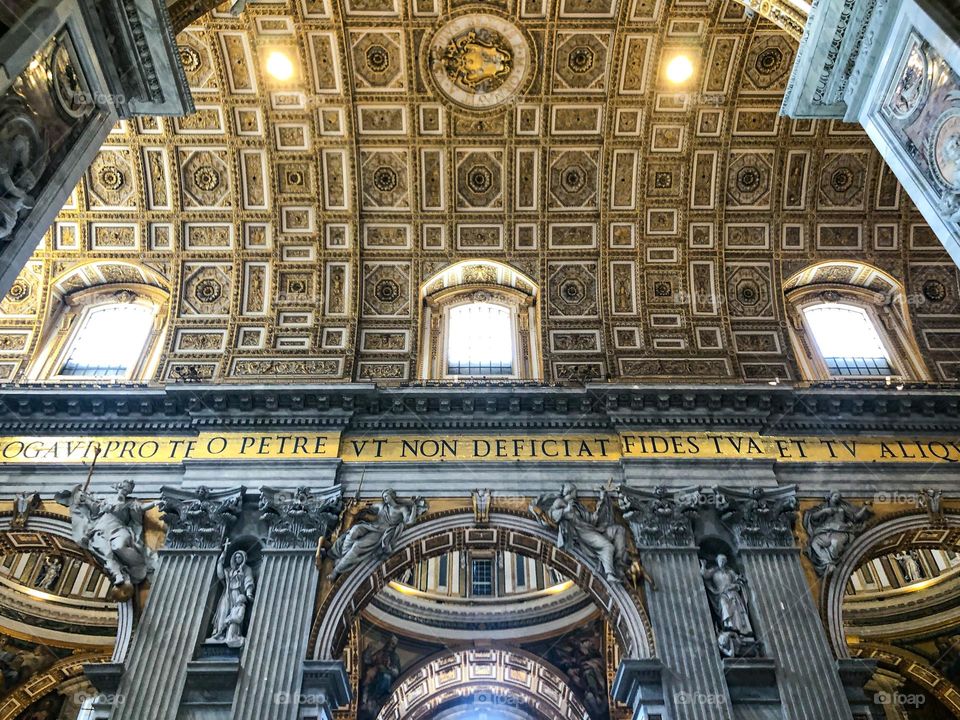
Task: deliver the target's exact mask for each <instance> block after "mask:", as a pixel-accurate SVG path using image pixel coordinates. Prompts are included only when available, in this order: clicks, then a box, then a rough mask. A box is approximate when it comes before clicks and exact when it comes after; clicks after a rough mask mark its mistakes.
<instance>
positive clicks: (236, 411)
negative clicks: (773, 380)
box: [0, 383, 960, 434]
mask: <svg viewBox="0 0 960 720" xmlns="http://www.w3.org/2000/svg"><path fill="white" fill-rule="evenodd" d="M295 427H300V428H310V427H316V428H336V429H347V428H355V429H367V428H374V427H376V428H379V429H381V430H383V429H397V430H417V429H422V430H457V429H461V430H469V429H488V430H495V429H502V430H510V429H531V430H535V429H543V430H547V429H561V428H563V429H577V428H580V429H599V428H617V429H641V428H644V429H657V428H670V429H673V430H684V429H685V430H688V431H694V430H697V429H700V430H708V429H711V428H715V429H716V428H722V429H730V430H734V429H735V430H742V431H748V430H749V431H754V432H760V433H764V434H775V433H777V432H781V433H783V432H788V431H789V432H815V433H822V432H827V431H838V430H842V431H844V432H848V433H854V434H856V433H869V432H879V431H884V430H899V431H905V430H910V431H913V432H920V433H924V432H930V433H936V432H941V433H942V432H956V431H957V430H958V429H960V387H957V386H927V385H924V386H916V387H906V388H903V389H902V390H897V389H896V388H895V387H892V386H890V387H888V386H883V385H879V386H865V385H863V386H828V387H806V388H792V387H785V386H769V385H737V386H703V385H690V386H683V385H615V384H603V385H601V384H595V385H587V386H584V387H555V386H540V385H530V384H520V385H501V384H490V385H484V384H477V385H470V386H421V387H405V388H392V389H379V388H376V387H375V386H373V385H371V384H361V383H351V384H337V385H307V386H295V387H268V386H258V387H251V386H226V385H216V386H206V385H199V384H198V385H190V386H178V387H169V388H154V387H145V386H117V387H104V388H87V387H62V386H59V387H49V386H9V387H7V388H6V389H5V390H3V391H2V392H0V432H4V433H8V434H9V433H17V434H29V433H31V432H46V433H51V432H53V433H56V432H80V431H85V432H89V431H93V430H97V431H115V432H129V431H142V430H150V431H153V432H165V431H166V432H172V431H183V430H188V429H197V430H200V429H210V430H213V429H236V430H243V429H258V428H259V429H268V428H295Z"/></svg>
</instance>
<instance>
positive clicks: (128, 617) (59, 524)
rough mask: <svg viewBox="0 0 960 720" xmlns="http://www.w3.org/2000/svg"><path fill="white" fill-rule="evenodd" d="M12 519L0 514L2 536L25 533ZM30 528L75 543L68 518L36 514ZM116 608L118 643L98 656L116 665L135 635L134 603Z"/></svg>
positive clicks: (34, 532) (29, 524)
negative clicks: (110, 650)
mask: <svg viewBox="0 0 960 720" xmlns="http://www.w3.org/2000/svg"><path fill="white" fill-rule="evenodd" d="M12 517H13V516H12V515H10V514H0V534H2V533H10V532H24V531H22V530H17V529H15V528H12V527H11V520H12ZM28 528H29V529H28V530H27V531H26V532H28V533H29V534H31V535H37V536H38V537H39V534H41V533H48V534H50V535H56V536H58V537H62V538H66V539H67V540H69V541H70V542H71V543H72V542H73V533H72V532H71V528H70V521H69V519H67V518H62V517H58V516H55V515H52V514H49V513H34V514H33V515H31V517H30V521H29V523H28ZM86 559H87V560H88V561H89V562H91V563H96V561H95V560H94V559H93V557H92V556H88V557H86ZM116 608H117V635H116V642H115V644H114V645H113V651H112V653H107V654H106V655H105V656H103V657H100V655H98V657H99V660H100V661H103V660H109V661H110V662H115V663H120V662H123V660H124V658H125V657H126V655H127V650H128V649H129V646H130V638H131V635H132V634H133V625H134V614H133V601H132V600H127V601H125V602H122V603H117V605H116ZM14 716H15V715H14Z"/></svg>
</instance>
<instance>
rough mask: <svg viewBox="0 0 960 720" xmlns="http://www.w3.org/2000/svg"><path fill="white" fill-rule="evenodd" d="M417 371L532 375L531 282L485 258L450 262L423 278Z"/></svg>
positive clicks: (536, 370)
mask: <svg viewBox="0 0 960 720" xmlns="http://www.w3.org/2000/svg"><path fill="white" fill-rule="evenodd" d="M421 297H422V298H423V306H422V320H423V321H422V325H421V333H420V342H421V360H420V377H421V378H424V379H434V380H441V379H458V378H462V379H471V378H472V379H477V378H484V377H486V378H500V379H515V380H536V379H539V378H540V377H541V373H540V367H539V363H540V359H539V341H538V339H537V338H538V329H539V328H538V326H539V318H538V314H537V297H538V293H537V288H536V286H535V284H534V283H533V281H532V280H530V279H529V278H527V277H526V276H525V275H523V274H521V273H519V272H518V271H516V270H514V269H513V268H511V267H509V266H507V265H503V264H501V263H496V262H494V261H490V260H468V261H463V262H459V263H456V264H455V265H452V266H450V267H448V268H446V269H445V270H443V271H442V272H440V273H438V274H437V275H435V276H434V277H432V278H430V279H429V280H428V281H427V282H425V283H424V285H423V288H422V291H421Z"/></svg>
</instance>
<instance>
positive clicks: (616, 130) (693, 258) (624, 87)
mask: <svg viewBox="0 0 960 720" xmlns="http://www.w3.org/2000/svg"><path fill="white" fill-rule="evenodd" d="M178 41H179V43H180V45H181V57H182V59H183V63H184V65H185V67H186V71H187V75H188V77H189V80H190V84H191V86H192V88H193V92H194V97H195V101H196V105H197V113H196V114H195V115H192V116H190V117H187V118H182V119H169V118H164V119H159V118H158V119H142V120H137V121H135V122H132V123H123V124H121V125H120V126H119V127H118V128H117V129H116V131H115V132H114V133H113V134H112V135H111V136H110V138H109V140H108V142H107V144H106V145H105V146H104V148H103V150H102V152H101V153H100V155H99V157H97V159H96V161H95V162H94V163H93V166H92V167H91V168H90V170H89V172H88V173H87V175H86V177H85V179H84V180H83V181H82V182H81V183H80V185H79V186H78V188H77V189H76V192H75V193H74V195H73V197H72V198H71V201H70V203H69V204H68V205H67V207H65V208H64V210H63V212H62V213H61V214H60V216H59V217H58V219H57V222H56V224H55V225H54V227H53V228H52V229H51V231H50V233H48V236H47V238H46V240H45V241H44V243H43V245H41V247H40V248H39V249H38V251H37V253H36V255H35V256H34V258H33V260H32V261H31V263H30V264H29V265H28V266H27V268H26V269H25V270H24V272H23V274H22V276H21V279H20V280H19V282H18V283H17V284H16V286H15V287H14V289H13V290H12V291H11V293H10V294H9V295H8V296H7V297H6V298H5V299H4V300H3V302H2V305H0V308H2V310H3V312H4V313H5V314H4V317H3V318H2V320H0V322H2V327H0V370H2V375H3V377H4V378H6V379H8V380H9V379H16V378H17V377H18V373H20V372H21V371H22V370H23V368H24V366H25V363H26V360H27V359H28V358H29V357H30V356H31V354H32V353H33V352H34V350H35V348H36V346H37V343H38V342H39V341H40V339H41V327H42V319H43V318H44V317H45V316H46V314H47V313H48V312H50V311H51V309H52V308H53V306H54V304H55V303H57V302H59V297H60V294H61V293H63V292H66V291H69V290H70V289H72V288H79V287H82V286H87V285H90V284H96V283H101V282H104V281H115V280H134V281H139V282H145V281H146V282H150V283H152V284H159V285H162V286H165V287H166V288H168V289H169V291H170V293H171V302H170V304H169V313H170V323H169V331H168V335H167V338H166V352H165V354H164V357H163V360H162V362H161V364H160V367H159V370H158V375H157V378H156V379H158V380H161V381H176V380H177V379H178V377H180V376H181V375H182V374H183V373H184V372H189V373H190V374H191V375H193V376H194V377H198V378H201V379H208V380H227V381H240V380H249V381H261V380H264V379H267V378H269V379H272V380H281V381H298V380H302V381H304V382H307V381H318V380H350V379H357V380H368V379H375V380H380V381H399V380H404V379H412V378H413V377H414V376H415V373H416V362H415V358H416V354H417V351H418V337H417V335H418V330H417V328H418V323H419V300H418V298H419V295H418V291H419V288H420V285H421V283H422V282H424V281H426V280H427V279H429V278H430V277H432V276H433V275H434V274H435V273H437V272H439V271H440V270H442V269H443V268H444V267H445V266H447V265H449V264H450V263H452V262H455V261H457V260H462V259H469V258H495V259H498V260H500V261H503V262H505V263H508V264H510V265H512V266H513V267H515V268H516V269H517V270H519V271H521V272H522V273H524V274H525V275H527V276H528V277H530V278H532V279H533V280H535V281H536V282H538V283H540V286H541V289H542V292H541V293H540V295H539V297H540V298H541V303H542V307H541V311H540V314H541V323H542V332H541V336H542V338H543V345H544V348H543V357H544V370H545V374H546V377H547V378H548V379H555V380H563V379H566V378H571V377H577V378H601V379H602V378H638V379H640V378H657V379H664V378H683V379H685V380H702V381H710V382H713V381H718V382H719V381H734V382H735V381H741V380H746V381H754V380H763V379H768V378H771V377H773V376H778V377H780V378H787V379H796V376H797V371H796V364H795V362H794V360H793V358H792V356H791V352H792V351H791V350H790V346H789V339H788V337H787V331H786V322H787V320H786V314H785V308H784V301H783V297H782V291H783V282H784V280H785V279H787V278H789V277H790V276H791V275H793V274H794V273H796V272H798V271H800V270H802V269H803V268H804V267H807V266H808V265H810V264H811V263H814V262H816V261H819V260H825V259H866V260H867V261H869V262H871V263H873V264H875V265H877V266H879V267H880V268H881V269H883V270H885V271H887V272H888V273H890V274H891V275H893V276H894V277H896V278H900V279H903V280H904V281H905V283H906V286H907V291H908V294H909V296H910V299H911V301H912V302H911V312H912V314H913V318H914V330H915V331H916V333H917V341H918V343H919V345H920V347H921V349H923V350H925V352H926V354H927V357H928V360H929V363H928V364H929V365H930V368H931V371H932V372H933V374H934V376H935V378H937V379H955V378H956V373H957V370H958V368H960V362H958V361H957V360H956V359H955V357H956V355H955V351H956V349H957V348H960V330H953V328H958V327H960V325H958V319H960V318H958V312H960V310H958V296H960V292H958V280H957V275H956V271H955V268H954V266H953V265H952V264H951V263H950V261H949V259H948V257H947V255H946V254H945V253H944V252H943V251H942V249H941V247H940V245H939V244H938V242H937V240H936V238H935V237H934V236H933V234H932V233H931V232H930V230H929V229H928V228H927V227H926V225H924V224H923V221H922V219H921V218H920V216H919V214H918V213H917V212H916V211H915V209H914V207H913V205H912V204H911V203H910V201H909V199H908V198H907V197H906V196H905V195H904V193H903V192H902V190H901V189H900V187H899V185H898V184H897V182H896V180H895V178H894V177H893V175H892V174H891V173H890V171H889V170H888V169H887V168H886V166H885V165H884V164H883V163H882V161H881V159H880V157H879V156H878V154H877V153H876V152H875V151H874V150H873V148H872V146H871V145H870V142H869V141H868V139H867V137H866V136H865V135H864V134H863V133H862V132H861V131H860V129H859V128H857V127H853V126H848V125H844V124H842V123H840V122H814V121H794V120H790V119H788V118H783V117H779V116H778V109H779V105H780V102H781V100H782V96H783V92H784V88H785V86H786V83H787V80H788V76H789V71H790V68H791V64H792V62H793V59H794V56H795V54H796V48H797V46H796V41H795V40H793V39H791V38H789V37H788V36H787V35H786V34H785V33H784V32H783V31H781V30H779V29H777V28H776V27H774V26H773V25H770V24H768V23H767V22H766V21H759V20H757V19H756V18H754V19H749V18H746V17H745V15H744V8H743V7H742V6H741V5H739V4H738V3H736V2H734V1H733V0H727V1H726V2H718V1H716V0H705V1H702V2H700V1H698V0H550V2H548V0H488V1H487V2H484V3H482V4H463V3H458V2H456V0H339V2H338V0H329V1H328V2H324V1H323V0H288V1H286V2H265V1H260V2H255V1H254V0H250V2H248V4H247V6H246V10H245V11H244V12H242V13H241V14H240V15H239V16H237V17H233V16H231V15H229V14H227V13H226V12H224V11H223V9H221V11H220V12H214V13H212V14H211V15H207V16H205V17H203V18H202V19H201V20H199V21H198V22H197V23H196V24H194V25H192V26H190V27H189V28H187V29H186V30H184V31H183V32H182V33H181V34H180V35H179V37H178ZM277 49H279V50H282V51H284V52H285V53H286V54H287V55H288V56H289V57H290V58H291V59H292V60H293V64H294V74H293V77H292V79H291V80H289V81H287V82H280V81H278V80H276V79H275V78H273V77H272V76H271V75H269V74H268V73H267V72H266V59H267V57H268V56H269V55H270V53H271V52H272V51H273V50H277ZM677 52H684V53H687V54H688V55H690V57H691V58H692V60H693V63H694V68H695V73H694V77H693V79H692V80H691V81H690V82H689V83H688V84H687V85H685V86H681V87H679V88H678V87H677V86H671V85H670V83H669V82H668V81H667V79H666V78H665V76H664V74H663V66H664V64H665V62H666V61H668V60H669V59H671V57H672V56H673V55H674V54H676V53H677ZM125 262H133V263H142V264H145V265H146V266H148V269H147V270H146V271H145V270H143V269H137V268H134V267H133V266H132V265H127V264H124V263H125ZM185 368H192V369H190V370H185Z"/></svg>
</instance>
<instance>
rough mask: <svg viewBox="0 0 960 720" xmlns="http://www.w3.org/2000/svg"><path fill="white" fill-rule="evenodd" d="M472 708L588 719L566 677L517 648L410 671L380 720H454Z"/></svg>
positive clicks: (467, 654) (553, 719)
mask: <svg viewBox="0 0 960 720" xmlns="http://www.w3.org/2000/svg"><path fill="white" fill-rule="evenodd" d="M469 704H473V705H474V706H475V709H476V710H487V711H488V712H489V713H490V714H491V715H492V716H494V717H501V716H507V717H510V718H514V717H515V718H517V719H518V720H521V719H522V720H583V718H585V717H587V710H586V708H585V707H584V706H583V704H582V703H581V702H580V700H579V699H577V697H576V695H575V693H574V692H573V691H572V689H571V688H570V686H569V685H568V684H567V682H566V681H565V679H564V675H563V673H562V672H561V671H560V670H558V669H557V668H555V667H554V666H553V665H551V664H550V663H549V662H547V661H546V660H544V659H543V658H540V657H537V656H536V655H534V654H532V653H529V652H526V651H524V650H519V649H515V648H497V649H494V648H463V649H459V650H453V651H445V652H441V653H437V654H436V655H432V656H430V657H428V658H426V659H424V660H423V661H421V662H419V663H417V664H416V665H414V666H413V667H412V668H410V669H409V670H407V672H405V673H404V674H403V675H402V676H401V677H400V678H399V679H398V681H397V683H396V686H395V688H394V690H393V692H392V693H391V695H390V698H389V699H388V700H387V702H386V703H384V705H383V707H382V709H381V710H380V713H379V715H378V718H377V720H428V719H433V718H454V717H457V716H458V712H457V711H458V709H459V708H463V710H464V711H465V712H469V710H468V709H467V708H465V707H463V706H465V705H469ZM510 713H513V714H510Z"/></svg>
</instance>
